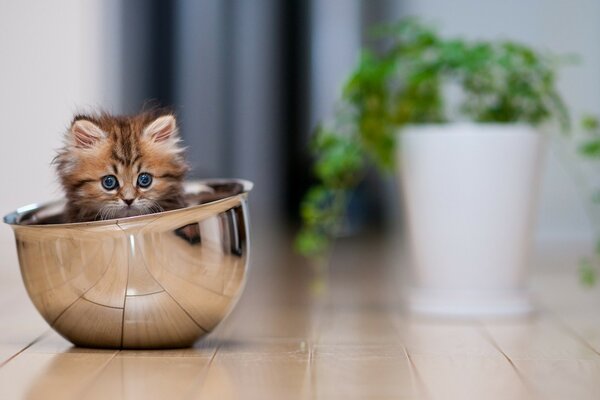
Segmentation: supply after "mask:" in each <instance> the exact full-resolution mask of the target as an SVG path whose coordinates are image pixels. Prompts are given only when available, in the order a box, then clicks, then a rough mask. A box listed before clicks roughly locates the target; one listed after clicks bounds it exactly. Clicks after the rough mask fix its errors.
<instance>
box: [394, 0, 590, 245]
mask: <svg viewBox="0 0 600 400" xmlns="http://www.w3.org/2000/svg"><path fill="white" fill-rule="evenodd" d="M402 9H403V13H405V14H408V15H418V16H421V17H423V18H424V20H425V21H428V22H433V23H434V24H437V26H439V28H440V30H441V32H442V33H444V34H447V35H461V36H466V37H471V38H487V39H493V38H507V39H515V40H519V41H523V42H525V43H528V44H531V45H534V46H536V47H538V48H541V49H547V50H550V51H552V52H553V53H557V54H577V55H579V56H580V57H581V60H582V62H581V64H579V65H575V66H568V67H565V68H564V69H563V71H562V72H561V75H560V82H559V83H560V89H561V92H562V94H563V95H564V97H565V99H566V101H567V103H568V104H569V106H571V107H572V109H573V110H574V111H575V113H576V114H580V113H582V112H594V113H600V46H599V45H598V43H599V41H600V24H599V23H598V20H599V18H600V2H599V1H597V0H577V1H573V2H569V1H561V0H528V1H522V0H503V1H477V0H453V1H443V0H410V1H408V2H405V3H403V4H402ZM557 149H560V147H557V145H556V144H555V143H551V145H550V146H549V150H550V151H549V153H548V157H547V160H546V168H545V177H544V181H543V185H542V186H543V188H542V193H541V198H540V203H541V208H540V214H539V221H538V229H537V237H538V240H540V241H572V240H575V241H577V240H586V241H587V240H590V239H591V228H590V222H589V221H588V218H587V217H586V214H585V213H584V210H583V202H584V201H587V199H586V198H584V196H582V195H581V193H580V192H579V191H578V188H577V187H576V185H575V184H574V182H573V180H572V178H571V176H570V175H569V173H568V172H567V170H566V168H565V162H564V161H563V157H561V156H559V154H558V153H560V151H557Z"/></svg>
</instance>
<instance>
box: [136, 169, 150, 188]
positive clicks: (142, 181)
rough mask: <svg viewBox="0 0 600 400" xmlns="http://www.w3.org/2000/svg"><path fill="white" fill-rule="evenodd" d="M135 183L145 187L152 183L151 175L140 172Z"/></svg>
mask: <svg viewBox="0 0 600 400" xmlns="http://www.w3.org/2000/svg"><path fill="white" fill-rule="evenodd" d="M137 184H138V186H139V187H141V188H144V189H145V188H147V187H148V186H150V185H151V184H152V175H150V174H148V173H146V172H142V173H141V174H139V175H138V179H137Z"/></svg>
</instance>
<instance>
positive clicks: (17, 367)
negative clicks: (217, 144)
mask: <svg viewBox="0 0 600 400" xmlns="http://www.w3.org/2000/svg"><path fill="white" fill-rule="evenodd" d="M289 243H290V242H289V240H287V236H286V235H281V234H279V233H277V234H276V233H275V232H273V233H271V234H263V235H255V236H254V237H253V243H252V245H253V246H254V247H253V252H252V266H251V271H250V274H249V280H248V283H247V287H246V291H245V293H244V295H243V297H242V299H241V301H240V303H239V304H238V307H237V308H236V309H235V310H234V312H233V314H232V315H231V316H230V317H229V318H228V319H227V320H226V322H225V323H224V324H222V325H221V326H220V327H219V328H217V330H216V331H215V332H213V333H212V334H211V335H210V336H208V337H207V338H206V339H204V340H202V341H200V342H198V343H197V344H196V346H195V347H193V348H190V349H183V350H164V351H114V350H93V349H84V348H75V347H72V346H71V345H70V344H69V343H68V342H67V341H66V340H64V339H62V338H61V337H60V336H58V335H57V334H56V333H54V332H53V331H51V330H49V328H48V327H47V325H46V324H45V323H44V322H43V320H42V319H41V317H39V316H38V315H37V313H36V311H35V309H34V308H33V306H32V305H31V302H30V301H29V299H28V298H27V295H26V294H25V292H24V290H23V288H22V284H21V282H20V281H19V280H20V278H19V276H18V268H17V264H16V259H15V256H14V249H13V248H12V246H13V244H12V243H8V242H7V243H0V254H2V258H1V259H2V261H0V271H1V272H0V278H1V280H0V327H2V329H1V330H0V399H20V398H23V399H53V398H56V399H68V398H73V399H81V398H84V399H107V398H110V399H137V398H139V399H165V398H169V399H187V398H206V399H240V398H244V399H246V398H248V399H296V398H298V399H300V398H302V399H304V398H307V399H309V398H310V399H312V398H317V399H319V398H323V399H335V398H343V399H369V398H374V399H386V398H403V399H404V398H406V399H430V398H431V399H496V398H497V399H532V398H540V399H578V400H579V399H596V398H597V396H598V393H600V379H598V377H600V313H599V312H598V309H599V306H600V288H595V289H591V290H587V289H584V288H582V287H580V286H579V284H578V282H577V279H576V272H575V271H576V268H575V266H574V265H572V263H570V262H566V261H564V260H561V258H560V257H554V256H547V257H544V258H541V259H540V260H541V264H543V265H540V266H539V268H537V269H536V274H535V280H534V287H535V293H536V299H537V302H538V305H539V313H538V314H537V315H535V316H533V317H531V318H528V319H524V320H495V321H493V320H477V321H463V322H457V321H441V320H433V319H422V318H416V317H414V316H410V315H407V314H406V313H405V312H404V311H403V309H402V301H401V296H402V292H401V290H400V288H401V286H402V279H403V273H402V271H403V270H404V269H405V268H404V267H406V264H407V261H405V260H406V257H405V256H404V254H405V252H404V251H403V250H402V247H401V246H397V243H398V241H397V240H395V239H392V238H388V239H384V238H371V239H370V240H362V239H361V240H359V239H349V240H344V241H341V242H340V243H339V244H338V245H337V247H336V250H335V254H334V257H333V260H332V265H331V267H330V269H329V270H328V271H325V272H324V273H321V274H317V273H315V271H314V270H313V269H311V268H310V267H309V266H308V265H306V264H305V263H304V261H303V260H301V259H300V258H299V257H297V256H295V255H293V254H292V252H291V250H290V244H289ZM5 254H7V255H8V256H6V257H5V256H4V255H5ZM551 264H552V265H551Z"/></svg>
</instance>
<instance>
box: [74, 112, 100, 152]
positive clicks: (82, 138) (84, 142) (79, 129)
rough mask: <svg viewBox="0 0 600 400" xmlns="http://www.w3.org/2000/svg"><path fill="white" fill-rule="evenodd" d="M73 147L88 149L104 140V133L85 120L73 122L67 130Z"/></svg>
mask: <svg viewBox="0 0 600 400" xmlns="http://www.w3.org/2000/svg"><path fill="white" fill-rule="evenodd" d="M69 132H70V134H71V139H72V140H73V143H74V144H75V147H78V148H80V149H90V148H92V147H94V146H95V145H96V144H97V143H98V142H99V141H101V140H102V139H105V138H106V133H104V131H103V130H102V129H100V128H99V127H98V126H97V125H96V124H94V123H93V122H91V121H88V120H85V119H78V120H76V121H73V124H71V129H70V130H69Z"/></svg>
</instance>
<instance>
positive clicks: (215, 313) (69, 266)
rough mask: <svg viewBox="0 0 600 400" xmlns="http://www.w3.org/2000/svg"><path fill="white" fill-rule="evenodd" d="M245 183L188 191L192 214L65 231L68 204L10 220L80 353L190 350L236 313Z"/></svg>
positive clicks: (39, 300) (49, 315) (47, 311)
mask: <svg viewBox="0 0 600 400" xmlns="http://www.w3.org/2000/svg"><path fill="white" fill-rule="evenodd" d="M251 188H252V184H251V183H250V182H247V181H242V180H208V181H194V182H188V183H186V193H187V200H188V204H189V205H188V206H187V207H186V208H182V209H179V210H174V211H166V212H161V213H157V214H148V215H141V216H136V217H129V218H123V219H115V220H105V221H94V222H83V223H57V222H60V216H61V215H62V211H63V208H64V202H56V203H50V204H46V205H32V206H27V207H22V208H20V209H18V210H17V211H15V212H14V213H11V214H9V215H7V216H6V217H4V222H6V223H8V224H10V225H11V226H12V228H13V230H14V233H15V237H16V243H17V251H18V254H19V264H20V266H21V274H22V276H23V281H24V283H25V287H26V289H27V292H28V294H29V297H30V298H31V300H32V301H33V304H34V305H35V307H36V308H37V309H38V311H39V312H40V314H42V316H43V317H44V319H45V320H46V321H47V322H48V323H49V324H50V325H51V326H52V328H54V329H55V330H56V331H57V332H58V333H60V334H61V335H62V336H64V337H65V338H67V339H68V340H70V341H71V342H72V343H74V344H76V345H79V346H91V347H109V348H147V349H148V348H170V347H185V346H190V345H191V344H193V343H194V342H195V341H196V340H197V339H198V338H200V337H201V336H203V335H205V334H206V333H208V332H210V331H211V330H213V329H214V328H215V327H216V326H217V324H218V323H219V322H221V321H222V320H223V319H224V318H225V316H226V315H227V314H228V313H229V311H231V309H232V308H233V306H234V305H235V303H236V301H237V299H238V298H239V296H240V294H241V292H242V290H243V287H244V282H245V277H246V270H247V263H248V221H247V208H246V202H247V196H248V192H249V191H250V190H251Z"/></svg>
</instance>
